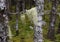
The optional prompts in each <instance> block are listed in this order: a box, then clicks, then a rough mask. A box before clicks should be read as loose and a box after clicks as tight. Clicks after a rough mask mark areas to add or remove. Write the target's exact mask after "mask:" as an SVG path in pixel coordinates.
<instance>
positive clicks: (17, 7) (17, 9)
mask: <svg viewBox="0 0 60 42" xmlns="http://www.w3.org/2000/svg"><path fill="white" fill-rule="evenodd" d="M16 12H17V14H16V35H18V16H19V0H17V4H16Z"/></svg>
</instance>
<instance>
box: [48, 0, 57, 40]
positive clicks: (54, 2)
mask: <svg viewBox="0 0 60 42" xmlns="http://www.w3.org/2000/svg"><path fill="white" fill-rule="evenodd" d="M57 1H58V0H52V10H51V12H50V25H49V29H48V35H47V36H48V38H50V39H51V40H54V39H55V22H56V14H57V13H56V12H57Z"/></svg>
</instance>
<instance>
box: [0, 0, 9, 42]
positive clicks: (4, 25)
mask: <svg viewBox="0 0 60 42" xmlns="http://www.w3.org/2000/svg"><path fill="white" fill-rule="evenodd" d="M7 1H8V0H0V9H1V13H0V16H1V19H0V20H1V22H0V29H1V30H0V42H8V41H7V34H8V16H7V14H8V13H7V9H8V7H7V6H8V4H7ZM2 20H3V21H2Z"/></svg>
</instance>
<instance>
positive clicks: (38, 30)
mask: <svg viewBox="0 0 60 42" xmlns="http://www.w3.org/2000/svg"><path fill="white" fill-rule="evenodd" d="M35 2H36V9H37V18H38V21H37V24H34V25H35V27H34V42H43V31H42V24H43V23H42V15H43V14H44V12H43V11H44V0H35Z"/></svg>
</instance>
